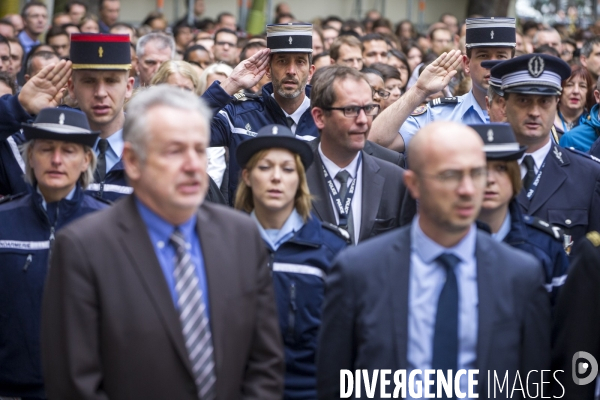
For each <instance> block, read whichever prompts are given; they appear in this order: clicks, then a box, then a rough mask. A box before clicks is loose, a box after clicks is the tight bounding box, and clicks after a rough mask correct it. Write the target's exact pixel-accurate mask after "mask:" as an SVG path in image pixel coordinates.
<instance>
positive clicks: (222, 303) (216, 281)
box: [196, 207, 230, 372]
mask: <svg viewBox="0 0 600 400" xmlns="http://www.w3.org/2000/svg"><path fill="white" fill-rule="evenodd" d="M214 228H215V223H214V222H211V218H210V215H209V213H208V212H207V211H206V209H204V208H203V207H201V208H200V210H199V211H198V222H197V227H196V230H197V232H198V237H199V238H200V246H201V248H202V258H203V259H204V270H205V273H206V280H207V287H208V288H209V290H208V298H209V307H210V315H211V319H210V328H211V334H212V341H213V351H214V355H215V364H216V367H217V369H218V368H219V366H222V365H223V354H222V353H223V351H222V349H224V344H223V338H224V337H225V336H226V327H225V325H224V322H225V320H224V319H223V318H220V316H223V315H225V314H226V313H227V296H224V295H223V294H224V293H228V291H229V289H230V288H229V286H228V281H227V268H225V266H223V265H222V264H223V261H222V260H223V256H222V254H220V252H222V251H223V238H222V237H221V238H220V237H219V236H218V235H217V233H216V232H217V231H216V230H215V229H214ZM217 372H218V371H217Z"/></svg>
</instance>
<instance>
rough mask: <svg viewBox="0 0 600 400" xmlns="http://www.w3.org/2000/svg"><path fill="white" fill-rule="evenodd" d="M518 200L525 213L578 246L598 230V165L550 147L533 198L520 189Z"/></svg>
mask: <svg viewBox="0 0 600 400" xmlns="http://www.w3.org/2000/svg"><path fill="white" fill-rule="evenodd" d="M517 200H518V202H519V204H520V205H521V209H522V210H523V213H524V214H527V215H534V216H536V217H539V218H541V219H543V220H544V221H548V222H549V223H550V224H552V225H556V226H560V227H561V228H562V229H563V230H564V231H565V233H566V234H569V235H572V239H573V240H574V241H575V243H577V242H578V241H579V240H581V239H582V238H583V237H585V234H586V233H587V232H589V231H593V230H595V231H600V165H599V164H598V163H597V162H595V161H592V160H590V159H588V158H586V157H585V156H583V155H579V154H576V153H574V152H573V151H572V150H569V149H565V148H562V147H559V146H556V145H554V144H553V145H552V148H551V149H550V152H549V153H548V156H547V157H546V165H545V166H544V171H543V173H542V177H541V178H540V183H539V186H538V188H537V191H536V193H535V194H534V196H533V198H532V199H531V201H529V200H528V199H527V193H526V191H525V190H522V191H521V193H519V195H518V196H517Z"/></svg>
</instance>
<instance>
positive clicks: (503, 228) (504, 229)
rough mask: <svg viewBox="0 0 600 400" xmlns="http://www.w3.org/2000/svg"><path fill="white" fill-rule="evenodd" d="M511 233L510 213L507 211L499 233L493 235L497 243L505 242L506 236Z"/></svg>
mask: <svg viewBox="0 0 600 400" xmlns="http://www.w3.org/2000/svg"><path fill="white" fill-rule="evenodd" d="M509 232H510V211H508V210H506V217H504V221H502V225H501V226H500V229H498V232H496V233H492V237H493V238H494V240H496V241H497V242H501V241H503V240H504V238H505V237H506V235H508V233H509Z"/></svg>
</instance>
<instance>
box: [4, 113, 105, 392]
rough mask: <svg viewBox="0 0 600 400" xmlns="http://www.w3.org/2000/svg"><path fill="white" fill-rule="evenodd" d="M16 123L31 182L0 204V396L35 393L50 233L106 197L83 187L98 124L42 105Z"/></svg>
mask: <svg viewBox="0 0 600 400" xmlns="http://www.w3.org/2000/svg"><path fill="white" fill-rule="evenodd" d="M23 131H24V134H25V138H26V139H27V140H28V142H27V143H26V144H25V146H24V153H23V155H24V160H25V171H26V175H27V177H28V179H29V180H30V182H31V183H32V184H33V188H34V190H33V191H32V192H31V193H21V194H18V195H15V196H12V197H10V196H9V197H6V198H5V199H3V201H2V204H0V221H2V223H1V224H0V266H2V267H1V268H0V310H2V311H1V312H0V397H2V398H4V397H10V398H13V397H17V398H31V399H41V398H45V394H44V383H43V379H42V370H41V360H40V315H41V305H42V292H43V288H44V282H45V279H46V274H47V272H48V258H49V253H50V252H51V251H52V244H53V241H54V235H55V233H56V231H58V230H60V229H62V228H63V227H64V226H65V225H67V224H69V223H70V222H72V221H73V220H75V219H77V218H80V217H82V216H83V215H85V214H88V213H91V212H94V211H96V210H100V209H103V208H106V207H108V205H107V203H106V202H104V201H101V200H98V199H95V198H94V197H92V196H89V195H87V194H85V193H84V189H85V187H86V186H87V185H88V183H89V182H90V181H91V180H92V174H93V168H94V166H95V164H96V157H95V155H94V153H93V151H92V149H91V146H92V145H93V144H94V142H95V141H96V138H97V137H98V132H91V131H90V128H89V126H88V123H87V120H86V117H85V115H84V114H83V113H81V112H79V111H75V110H63V109H52V108H48V109H44V110H42V111H41V112H40V113H39V115H38V116H37V118H36V120H35V121H34V123H33V124H32V125H26V126H24V127H23Z"/></svg>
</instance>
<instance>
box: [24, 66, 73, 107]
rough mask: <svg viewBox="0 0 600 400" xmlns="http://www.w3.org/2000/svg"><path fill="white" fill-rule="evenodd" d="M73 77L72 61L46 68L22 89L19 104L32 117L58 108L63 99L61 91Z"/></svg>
mask: <svg viewBox="0 0 600 400" xmlns="http://www.w3.org/2000/svg"><path fill="white" fill-rule="evenodd" d="M70 77H71V61H65V60H61V61H60V62H59V63H58V64H50V65H47V66H45V67H44V68H43V69H42V70H41V71H40V72H39V73H37V74H36V75H34V76H32V77H31V79H29V81H28V82H27V83H25V85H24V86H23V88H22V89H21V92H20V93H19V103H21V106H22V107H23V108H24V109H25V111H27V112H28V113H29V114H30V115H36V114H38V113H39V112H40V110H42V109H43V108H48V107H56V106H58V105H59V104H60V101H61V99H62V97H63V92H62V91H61V89H63V88H64V87H65V85H66V84H67V81H68V80H69V78H70Z"/></svg>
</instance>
